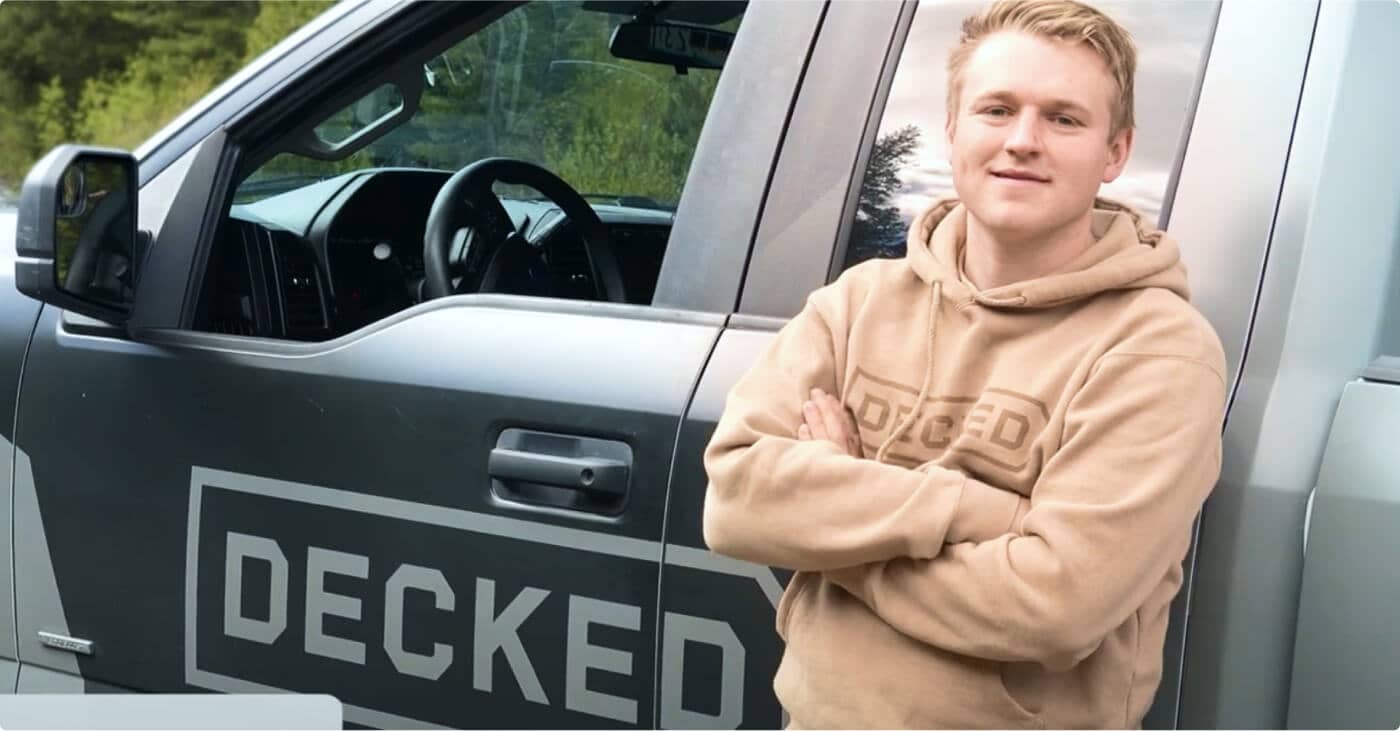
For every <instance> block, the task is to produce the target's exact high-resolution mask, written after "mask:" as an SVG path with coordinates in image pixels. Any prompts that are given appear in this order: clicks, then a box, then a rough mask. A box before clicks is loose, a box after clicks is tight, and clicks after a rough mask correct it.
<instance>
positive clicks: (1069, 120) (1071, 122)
mask: <svg viewBox="0 0 1400 731" xmlns="http://www.w3.org/2000/svg"><path fill="white" fill-rule="evenodd" d="M1055 124H1061V125H1064V126H1066V127H1078V126H1079V120H1077V119H1075V118H1074V117H1066V116H1065V115H1063V114H1061V115H1060V116H1058V117H1055Z"/></svg>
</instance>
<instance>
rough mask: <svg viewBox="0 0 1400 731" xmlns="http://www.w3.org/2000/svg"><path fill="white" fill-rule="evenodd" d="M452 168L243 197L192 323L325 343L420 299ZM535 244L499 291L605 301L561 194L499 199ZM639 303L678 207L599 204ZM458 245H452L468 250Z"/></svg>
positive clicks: (649, 290)
mask: <svg viewBox="0 0 1400 731" xmlns="http://www.w3.org/2000/svg"><path fill="white" fill-rule="evenodd" d="M450 175H451V173H449V172H446V171H439V170H418V169H403V168H391V169H378V170H368V171H361V172H356V173H349V174H346V175H342V176H339V177H336V178H332V179H329V180H325V181H321V182H318V183H315V184H313V185H308V186H306V187H303V188H298V189H296V190H292V191H289V192H286V193H282V194H280V195H276V196H272V197H270V198H266V199H263V200H261V201H258V202H256V203H251V204H244V205H234V206H233V207H232V208H231V210H230V212H229V215H228V217H226V218H225V219H224V221H223V222H222V225H221V226H220V229H219V231H218V233H217V234H216V239H215V244H214V247H213V249H212V250H211V251H210V253H209V259H208V266H207V268H206V271H205V276H204V279H203V287H202V288H201V290H200V294H199V302H198V306H197V307H196V314H195V322H194V328H195V329H198V330H205V331H211V332H222V333H228V334H238V335H255V336H261V337H275V338H286V339H293V340H325V339H329V338H333V337H336V336H339V335H342V334H345V333H348V332H353V331H354V330H357V329H359V328H361V327H364V326H365V325H368V324H370V323H372V322H375V321H377V320H380V319H383V318H385V317H388V316H390V315H392V314H394V313H396V312H399V311H401V310H404V309H407V308H409V307H412V306H413V305H415V304H418V303H419V302H422V301H423V299H424V296H423V291H424V287H423V277H424V265H423V234H424V230H425V228H426V224H427V219H428V213H429V211H430V209H431V208H432V204H433V200H434V198H435V197H436V196H437V193H438V190H439V189H440V188H441V187H442V185H443V184H444V183H445V182H446V181H447V179H448V178H449V177H450ZM501 202H502V204H503V205H504V207H505V209H506V212H507V213H508V214H509V215H510V217H511V219H512V223H513V224H514V226H515V228H516V229H517V230H520V231H522V232H523V233H524V234H525V238H526V240H527V241H528V242H529V243H530V248H531V253H530V255H529V256H528V257H526V259H525V260H523V262H522V263H521V264H519V265H518V266H515V267H514V268H513V269H512V270H511V271H510V272H508V275H507V276H503V277H502V279H501V281H500V282H499V283H498V286H497V287H495V288H494V289H493V291H497V292H503V293H510V294H528V295H537V296H548V297H564V298H569V299H599V298H600V297H599V296H598V289H597V286H596V285H595V284H594V282H593V272H592V270H591V267H590V266H589V263H588V256H587V251H586V248H585V246H584V242H583V240H582V237H580V236H579V235H578V233H577V232H576V231H575V230H574V227H573V226H572V224H571V223H570V222H569V221H568V220H567V219H565V218H564V217H563V213H562V212H561V211H560V210H559V208H558V207H557V206H556V205H554V203H552V202H550V201H548V200H543V199H514V198H502V199H501ZM593 207H594V210H595V211H597V213H598V216H599V218H600V219H602V221H603V223H604V226H605V228H606V230H607V232H608V235H609V236H610V238H611V240H612V242H613V248H614V251H615V253H616V257H617V260H618V266H619V268H620V269H621V275H622V278H623V282H624V285H625V288H626V291H627V299H628V301H629V302H630V303H633V304H649V303H650V302H651V299H652V296H653V294H654V292H655V289H656V281H657V278H658V277H659V276H660V271H661V260H662V257H663V256H664V254H665V250H666V242H667V239H668V238H669V236H670V230H671V223H672V221H673V219H674V214H673V213H672V212H670V211H666V210H656V209H651V208H639V207H636V206H635V205H633V206H625V205H610V204H601V203H600V204H593ZM461 255H462V252H461V251H454V252H450V253H449V260H450V261H456V260H457V259H460V257H461Z"/></svg>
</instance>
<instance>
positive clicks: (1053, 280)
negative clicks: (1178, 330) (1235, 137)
mask: <svg viewBox="0 0 1400 731" xmlns="http://www.w3.org/2000/svg"><path fill="white" fill-rule="evenodd" d="M1091 215H1092V216H1093V224H1092V225H1093V232H1094V237H1095V239H1096V240H1095V242H1094V243H1093V245H1091V246H1090V247H1089V248H1088V249H1086V250H1085V251H1084V252H1083V253H1082V254H1080V255H1079V256H1078V257H1077V258H1076V259H1074V260H1073V261H1071V262H1070V263H1069V264H1068V265H1066V266H1065V268H1064V269H1063V270H1062V271H1061V272H1060V273H1056V274H1051V275H1048V276H1045V277H1041V278H1038V279H1031V280H1027V281H1022V282H1014V283H1012V284H1008V285H1005V286H1001V287H996V288H994V289H987V290H978V289H977V288H976V287H974V286H973V285H972V283H971V282H969V281H967V280H966V279H965V278H964V277H963V276H962V272H961V271H960V269H959V265H958V262H959V261H961V259H962V253H963V247H964V246H965V244H966V241H967V208H966V207H965V206H963V205H962V204H961V203H960V202H959V201H958V200H956V199H952V198H949V199H945V200H942V201H939V202H937V203H935V204H933V205H932V206H930V207H929V208H928V209H927V210H925V211H924V212H923V213H921V214H919V216H918V217H917V218H915V219H914V223H913V225H911V226H910V227H909V240H908V253H907V255H906V256H907V261H908V263H909V266H910V267H911V268H913V270H914V272H915V273H916V274H917V275H918V276H919V278H920V279H922V280H924V281H925V282H927V283H929V284H933V283H934V282H942V283H943V290H944V294H945V295H947V296H949V297H952V298H953V299H955V300H957V301H964V300H968V299H972V300H975V301H976V302H978V303H979V304H982V305H985V306H988V307H998V308H1031V309H1034V308H1045V307H1054V306H1057V305H1063V304H1066V303H1069V302H1074V301H1076V300H1080V299H1085V298H1087V297H1092V296H1093V295H1096V294H1099V293H1100V292H1107V291H1110V290H1123V289H1145V288H1149V287H1158V288H1162V289H1167V290H1169V291H1171V292H1173V293H1174V294H1176V295H1177V296H1178V297H1181V298H1182V299H1183V300H1188V301H1189V300H1190V290H1189V289H1188V287H1187V285H1186V267H1185V266H1184V265H1183V264H1182V263H1181V251H1180V249H1179V248H1177V245H1176V242H1175V241H1173V240H1172V239H1171V237H1169V236H1167V235H1166V233H1164V232H1162V231H1159V230H1156V229H1155V228H1153V227H1151V226H1149V225H1148V224H1147V223H1146V222H1145V221H1144V220H1143V218H1142V216H1141V215H1140V214H1139V213H1138V212H1137V211H1134V210H1133V209H1132V208H1130V207H1128V206H1125V205H1122V204H1120V203H1115V202H1112V201H1109V200H1105V199H1103V198H1099V199H1097V200H1096V201H1095V203H1094V210H1093V212H1092V214H1091Z"/></svg>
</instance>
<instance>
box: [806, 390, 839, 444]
mask: <svg viewBox="0 0 1400 731" xmlns="http://www.w3.org/2000/svg"><path fill="white" fill-rule="evenodd" d="M802 420H803V421H804V422H805V424H804V426H806V427H807V429H808V431H809V432H811V434H812V438H813V439H825V440H828V441H832V439H831V435H830V434H828V433H827V431H826V419H825V418H824V417H823V416H822V412H821V407H820V406H819V405H818V403H817V401H816V400H812V401H807V402H804V403H803V404H802Z"/></svg>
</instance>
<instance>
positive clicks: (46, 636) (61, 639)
mask: <svg viewBox="0 0 1400 731" xmlns="http://www.w3.org/2000/svg"><path fill="white" fill-rule="evenodd" d="M39 642H40V644H43V645H45V646H47V647H52V648H54V649H55V650H65V651H67V652H76V653H78V654H79V655H91V654H92V640H80V639H78V638H76V637H67V636H65V635H59V634H54V633H53V632H45V631H43V630H39Z"/></svg>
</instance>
